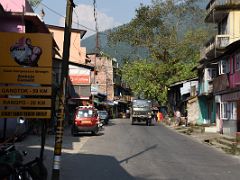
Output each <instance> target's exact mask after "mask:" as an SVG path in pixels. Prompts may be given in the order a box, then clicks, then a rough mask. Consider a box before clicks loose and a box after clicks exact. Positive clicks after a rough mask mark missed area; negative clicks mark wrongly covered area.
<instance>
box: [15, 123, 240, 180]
mask: <svg viewBox="0 0 240 180" xmlns="http://www.w3.org/2000/svg"><path fill="white" fill-rule="evenodd" d="M37 138H38V137H36V136H35V137H34V136H30V137H27V138H26V140H24V141H23V142H22V143H19V144H18V146H19V147H22V148H23V149H24V148H25V149H26V148H27V150H28V151H29V154H30V155H29V156H28V157H27V158H32V157H31V156H33V154H34V155H36V152H37V151H39V145H40V140H39V139H37ZM30 142H31V143H30ZM53 145H54V136H48V137H47V141H46V148H45V152H44V161H45V164H46V166H47V167H48V170H49V174H51V167H52V157H53ZM239 168H240V158H237V157H233V156H230V155H226V154H224V153H222V152H220V151H218V150H216V149H215V148H213V147H210V146H208V145H205V144H202V143H199V142H198V141H196V140H194V139H193V138H191V137H189V136H186V135H182V134H179V133H177V132H175V131H174V130H171V129H169V128H167V127H165V126H163V125H161V124H160V125H155V126H150V127H149V126H145V125H141V124H139V125H131V122H130V120H129V119H114V120H111V121H110V123H109V125H108V126H106V127H105V129H104V131H102V132H101V133H100V134H99V135H98V136H92V135H89V134H80V135H79V136H78V137H71V135H70V131H69V129H66V130H65V132H64V139H63V151H62V160H61V179H69V180H70V179H71V180H75V179H76V180H78V179H79V180H95V179H96V180H118V179H119V180H133V179H139V180H215V179H216V180H226V179H227V180H237V179H239V177H240V171H239Z"/></svg>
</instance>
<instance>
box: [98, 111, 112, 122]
mask: <svg viewBox="0 0 240 180" xmlns="http://www.w3.org/2000/svg"><path fill="white" fill-rule="evenodd" d="M97 113H98V116H99V119H100V121H101V122H103V123H104V124H108V122H109V115H108V112H107V111H106V110H98V112H97Z"/></svg>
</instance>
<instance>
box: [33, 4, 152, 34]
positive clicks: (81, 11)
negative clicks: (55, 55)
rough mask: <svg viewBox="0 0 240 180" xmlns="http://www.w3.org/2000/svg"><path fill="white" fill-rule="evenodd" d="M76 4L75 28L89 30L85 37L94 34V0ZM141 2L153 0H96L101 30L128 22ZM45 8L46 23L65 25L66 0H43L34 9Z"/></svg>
mask: <svg viewBox="0 0 240 180" xmlns="http://www.w3.org/2000/svg"><path fill="white" fill-rule="evenodd" d="M73 2H74V3H75V4H76V7H75V8H74V12H73V24H72V27H73V28H77V29H82V30H87V33H86V35H85V37H88V36H90V35H92V34H94V33H95V32H94V30H95V22H94V12H93V0H73ZM140 3H142V4H144V5H147V4H151V0H96V9H97V23H98V29H99V31H103V30H106V29H110V28H113V27H116V26H119V25H122V24H125V23H128V22H129V21H130V20H131V19H132V18H134V16H135V10H136V8H138V7H139V6H140ZM42 9H43V10H44V13H45V16H44V17H43V20H44V22H45V23H46V24H51V25H57V26H62V27H63V26H64V22H65V20H64V17H65V16H66V0H42V3H41V4H40V5H38V6H37V7H36V8H35V9H34V11H35V12H36V13H40V12H41V10H42Z"/></svg>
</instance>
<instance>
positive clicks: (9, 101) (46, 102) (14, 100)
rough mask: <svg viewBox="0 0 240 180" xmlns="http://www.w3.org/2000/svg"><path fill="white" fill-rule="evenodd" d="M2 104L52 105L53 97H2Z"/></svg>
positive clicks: (0, 103)
mask: <svg viewBox="0 0 240 180" xmlns="http://www.w3.org/2000/svg"><path fill="white" fill-rule="evenodd" d="M0 106H18V107H51V99H39V98H34V99H32V98H31V99H30V98H29V99H26V98H0Z"/></svg>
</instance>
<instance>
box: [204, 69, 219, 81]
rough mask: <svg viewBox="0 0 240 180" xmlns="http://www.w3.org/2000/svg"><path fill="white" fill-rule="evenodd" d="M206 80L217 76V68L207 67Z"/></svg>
mask: <svg viewBox="0 0 240 180" xmlns="http://www.w3.org/2000/svg"><path fill="white" fill-rule="evenodd" d="M206 72H207V80H209V81H211V80H213V79H214V78H215V77H217V70H216V69H215V68H207V71H206Z"/></svg>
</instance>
